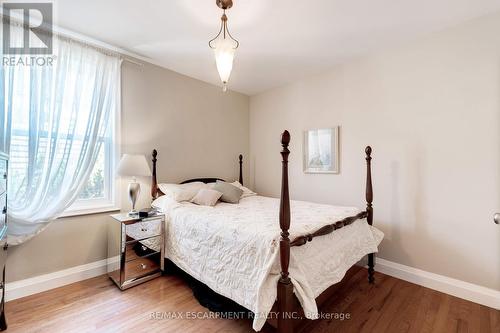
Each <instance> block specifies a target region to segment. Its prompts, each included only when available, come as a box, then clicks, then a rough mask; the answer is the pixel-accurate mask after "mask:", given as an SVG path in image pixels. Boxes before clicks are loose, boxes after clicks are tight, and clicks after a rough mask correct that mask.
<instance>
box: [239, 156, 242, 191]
mask: <svg viewBox="0 0 500 333" xmlns="http://www.w3.org/2000/svg"><path fill="white" fill-rule="evenodd" d="M238 158H239V160H240V179H239V180H240V184H241V185H243V155H242V154H240V156H238Z"/></svg>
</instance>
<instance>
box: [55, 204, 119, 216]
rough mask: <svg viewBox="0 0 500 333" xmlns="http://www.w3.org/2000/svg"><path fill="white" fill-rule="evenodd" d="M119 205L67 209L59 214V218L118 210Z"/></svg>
mask: <svg viewBox="0 0 500 333" xmlns="http://www.w3.org/2000/svg"><path fill="white" fill-rule="evenodd" d="M120 210H121V208H120V207H116V206H114V205H113V206H103V207H95V208H82V209H72V210H68V211H66V212H64V213H62V214H61V216H59V218H64V217H72V216H82V215H91V214H100V213H109V212H116V211H120Z"/></svg>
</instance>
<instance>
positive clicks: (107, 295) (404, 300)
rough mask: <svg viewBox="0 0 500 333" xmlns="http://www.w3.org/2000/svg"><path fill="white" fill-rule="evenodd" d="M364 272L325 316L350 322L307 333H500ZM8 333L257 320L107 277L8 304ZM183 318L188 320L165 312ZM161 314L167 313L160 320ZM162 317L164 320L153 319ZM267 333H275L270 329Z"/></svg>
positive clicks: (159, 287)
mask: <svg viewBox="0 0 500 333" xmlns="http://www.w3.org/2000/svg"><path fill="white" fill-rule="evenodd" d="M366 277H367V272H366V270H364V269H360V271H359V272H358V273H357V274H356V275H355V276H354V277H353V278H351V280H350V281H349V283H348V285H347V287H346V288H345V289H344V290H342V291H341V292H340V293H338V294H337V295H336V296H335V298H333V299H332V300H331V301H330V302H329V303H328V305H327V306H326V307H324V308H323V309H322V310H323V311H322V312H323V313H341V312H342V313H344V314H349V316H350V319H348V320H335V319H329V320H328V319H319V320H315V321H308V322H307V323H306V325H305V326H304V327H303V328H302V330H301V331H302V332H495V333H498V332H500V311H498V310H494V309H491V308H488V307H485V306H482V305H479V304H475V303H472V302H468V301H465V300H462V299H459V298H456V297H452V296H449V295H446V294H443V293H440V292H437V291H434V290H431V289H427V288H424V287H421V286H418V285H415V284H411V283H409V282H405V281H402V280H398V279H396V278H393V277H390V276H386V275H383V274H380V273H376V274H375V278H376V283H375V285H369V284H368V282H367V281H366V280H367V278H366ZM6 310H7V321H8V325H9V328H8V330H7V332H178V331H179V332H180V331H182V332H196V333H201V332H253V330H252V328H251V321H250V320H244V319H240V320H228V319H196V320H195V319H187V318H186V316H187V315H186V314H185V313H184V312H190V313H192V312H198V311H199V312H201V313H204V314H205V315H208V311H207V310H206V309H205V308H204V307H202V306H201V305H199V304H198V302H197V301H196V300H195V299H194V297H193V295H192V292H191V289H190V288H189V287H188V286H187V284H186V283H185V282H184V281H183V280H181V279H180V278H179V277H176V276H162V277H160V278H157V279H155V280H152V281H149V282H146V283H144V284H142V285H139V286H136V287H134V288H131V289H129V290H127V291H124V292H121V291H120V290H118V288H116V287H115V286H114V285H113V283H112V282H111V281H110V280H109V278H108V277H107V276H99V277H96V278H93V279H89V280H86V281H82V282H78V283H74V284H71V285H68V286H65V287H61V288H57V289H53V290H50V291H47V292H44V293H40V294H36V295H33V296H29V297H25V298H22V299H18V300H15V301H11V302H8V303H7V305H6ZM168 311H172V312H181V313H183V314H182V315H183V316H184V318H183V319H167V318H165V317H162V314H163V313H165V312H168ZM157 312H159V314H156V313H157ZM154 316H156V318H153V317H154ZM261 332H265V333H267V332H273V329H272V328H271V327H269V326H267V325H266V326H265V327H264V329H263V330H262V331H261Z"/></svg>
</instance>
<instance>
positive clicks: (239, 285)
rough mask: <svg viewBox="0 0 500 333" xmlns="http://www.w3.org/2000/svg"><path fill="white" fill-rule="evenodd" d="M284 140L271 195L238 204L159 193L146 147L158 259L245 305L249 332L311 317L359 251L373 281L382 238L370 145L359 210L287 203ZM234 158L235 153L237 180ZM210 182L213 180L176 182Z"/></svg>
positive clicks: (288, 328) (285, 328)
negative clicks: (276, 189) (158, 231)
mask: <svg viewBox="0 0 500 333" xmlns="http://www.w3.org/2000/svg"><path fill="white" fill-rule="evenodd" d="M289 143H290V134H289V132H288V131H285V132H284V133H283V134H282V137H281V144H282V151H281V155H282V184H281V197H280V198H279V199H275V198H268V197H263V196H258V195H251V196H247V197H243V198H242V199H241V200H240V202H239V203H238V204H230V203H218V204H217V205H216V206H214V207H207V206H198V205H195V204H192V203H189V202H176V201H175V200H173V199H171V198H169V197H168V196H163V193H162V192H161V191H160V189H159V187H158V183H157V179H156V178H157V176H156V167H157V156H158V153H157V151H156V150H154V151H153V159H152V160H153V178H152V190H151V194H152V197H153V199H154V200H155V202H160V201H161V206H162V207H161V208H162V210H163V212H164V214H165V220H166V222H165V223H166V227H165V232H166V237H165V257H166V258H168V259H169V260H171V261H172V262H173V263H174V264H175V265H177V266H178V267H179V268H181V269H182V270H183V271H185V272H186V273H187V274H189V275H190V276H192V277H193V278H194V279H196V280H198V281H200V282H202V283H204V284H206V285H207V286H208V287H209V288H211V289H212V290H214V291H215V292H216V293H219V294H221V295H223V296H225V297H227V298H229V299H231V300H233V301H235V302H236V303H238V304H240V305H241V306H243V307H245V308H246V309H248V310H250V311H252V312H253V313H254V317H253V329H254V330H256V331H259V330H260V329H261V328H262V327H263V325H264V324H265V323H266V321H267V322H269V323H270V324H271V325H272V326H274V327H275V328H276V329H277V331H278V332H280V333H290V332H293V331H294V329H295V327H297V326H299V325H300V323H301V320H300V318H302V317H306V318H309V319H315V318H317V316H318V306H321V304H322V303H324V302H325V301H326V300H328V299H329V298H330V297H331V295H332V294H333V293H334V292H335V290H337V288H340V287H341V286H342V283H343V282H344V281H345V280H346V279H348V277H349V276H350V275H351V273H352V270H353V266H354V265H355V264H356V263H358V262H359V260H361V259H362V258H363V257H365V256H368V281H369V283H374V276H373V275H374V253H375V252H377V246H378V244H379V243H380V241H381V240H382V238H383V234H382V232H380V231H379V230H378V229H376V228H374V227H373V226H372V223H373V208H372V200H373V192H372V181H371V148H370V147H367V148H366V150H365V154H366V163H367V177H366V201H367V207H366V209H365V210H360V209H358V208H355V207H337V206H331V205H321V204H315V203H310V202H303V201H291V200H290V198H289V189H288V155H289V153H290V151H289V149H288V145H289ZM242 164H243V163H242V156H241V155H240V156H239V182H240V184H243V176H242ZM217 180H221V179H219V178H196V179H189V180H186V181H184V182H182V183H185V184H186V183H194V182H203V183H213V182H216V181H217ZM162 196H163V197H162ZM160 197H161V198H160ZM291 222H292V223H291ZM149 246H153V245H151V244H150V245H149Z"/></svg>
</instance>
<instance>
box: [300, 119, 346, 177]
mask: <svg viewBox="0 0 500 333" xmlns="http://www.w3.org/2000/svg"><path fill="white" fill-rule="evenodd" d="M303 153H304V154H303V159H304V163H303V164H304V173H322V174H325V173H326V174H337V173H339V159H340V156H339V126H335V127H331V128H318V129H310V130H305V131H304V146H303Z"/></svg>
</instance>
